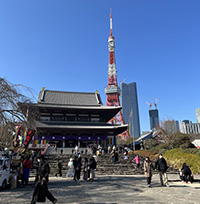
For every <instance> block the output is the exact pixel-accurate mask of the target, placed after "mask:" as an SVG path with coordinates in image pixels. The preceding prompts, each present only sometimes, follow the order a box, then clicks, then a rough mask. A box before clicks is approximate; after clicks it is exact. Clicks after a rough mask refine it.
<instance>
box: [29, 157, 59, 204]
mask: <svg viewBox="0 0 200 204" xmlns="http://www.w3.org/2000/svg"><path fill="white" fill-rule="evenodd" d="M38 159H39V167H38V172H37V174H36V179H35V189H34V192H33V198H32V201H31V204H36V202H45V201H46V198H48V199H49V200H50V201H51V202H52V203H54V204H55V203H56V202H57V199H56V198H55V197H54V196H53V195H52V194H51V193H50V192H49V190H48V185H47V184H48V181H49V174H50V168H49V164H48V163H47V162H46V161H45V158H44V155H40V156H39V158H38Z"/></svg>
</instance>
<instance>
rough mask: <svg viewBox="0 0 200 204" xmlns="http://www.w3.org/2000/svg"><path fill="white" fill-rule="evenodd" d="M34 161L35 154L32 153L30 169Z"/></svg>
mask: <svg viewBox="0 0 200 204" xmlns="http://www.w3.org/2000/svg"><path fill="white" fill-rule="evenodd" d="M34 160H35V152H34V151H32V153H31V165H32V168H33V167H34Z"/></svg>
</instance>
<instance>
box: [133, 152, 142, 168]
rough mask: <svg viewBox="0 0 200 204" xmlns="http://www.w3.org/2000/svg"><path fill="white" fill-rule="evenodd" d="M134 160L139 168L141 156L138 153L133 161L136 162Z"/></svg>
mask: <svg viewBox="0 0 200 204" xmlns="http://www.w3.org/2000/svg"><path fill="white" fill-rule="evenodd" d="M134 161H135V163H136V166H137V168H139V167H140V157H139V155H138V154H137V155H136V157H135V158H134V159H133V160H132V162H134Z"/></svg>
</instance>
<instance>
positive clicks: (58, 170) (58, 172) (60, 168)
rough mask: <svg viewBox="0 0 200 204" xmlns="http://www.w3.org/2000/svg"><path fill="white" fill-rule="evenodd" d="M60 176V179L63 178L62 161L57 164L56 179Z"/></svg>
mask: <svg viewBox="0 0 200 204" xmlns="http://www.w3.org/2000/svg"><path fill="white" fill-rule="evenodd" d="M58 174H60V177H62V163H61V160H59V161H58V162H57V165H56V175H55V176H56V177H57V175H58Z"/></svg>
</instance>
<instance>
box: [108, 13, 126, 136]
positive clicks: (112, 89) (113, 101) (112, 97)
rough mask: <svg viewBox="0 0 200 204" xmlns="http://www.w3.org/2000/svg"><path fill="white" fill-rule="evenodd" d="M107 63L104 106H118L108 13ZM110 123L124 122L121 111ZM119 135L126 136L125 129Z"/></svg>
mask: <svg viewBox="0 0 200 204" xmlns="http://www.w3.org/2000/svg"><path fill="white" fill-rule="evenodd" d="M108 50H109V65H108V84H107V87H106V88H105V93H106V95H107V100H106V106H120V101H119V95H120V88H119V87H118V83H117V69H116V64H115V38H114V36H113V33H112V14H110V36H109V38H108ZM109 122H110V123H112V124H123V125H124V124H125V123H124V119H123V117H122V113H121V111H120V112H119V113H118V114H117V115H116V116H115V117H114V118H112V119H111V120H110V121H109ZM120 136H122V138H123V139H127V138H128V132H127V131H125V132H124V133H122V134H121V135H120Z"/></svg>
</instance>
